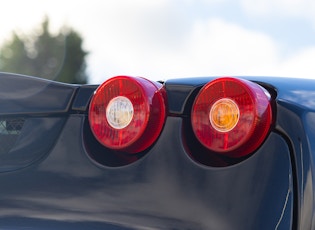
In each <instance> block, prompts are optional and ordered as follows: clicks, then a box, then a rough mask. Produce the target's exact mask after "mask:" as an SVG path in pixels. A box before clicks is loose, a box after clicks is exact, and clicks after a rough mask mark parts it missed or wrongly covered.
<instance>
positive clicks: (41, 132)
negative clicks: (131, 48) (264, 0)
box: [0, 73, 315, 230]
mask: <svg viewBox="0 0 315 230" xmlns="http://www.w3.org/2000/svg"><path fill="white" fill-rule="evenodd" d="M314 111H315V81H314V80H304V79H292V78H271V77H270V78H268V77H246V78H243V77H204V78H190V79H173V80H167V81H165V82H152V81H149V80H147V79H144V78H139V77H129V76H117V77H113V78H110V79H108V80H107V81H105V82H104V83H103V84H101V85H100V86H97V85H69V84H62V83H57V82H53V81H48V80H43V79H38V78H33V77H26V76H21V75H14V74H8V73H2V74H0V229H241V230H244V229H303V230H305V229H314V228H315V223H314V213H315V212H314V211H313V210H314V207H315V205H314V191H315V189H314V185H313V184H314V175H315V174H314V153H315V150H314V149H315V141H314V139H315V113H314Z"/></svg>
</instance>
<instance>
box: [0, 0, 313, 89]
mask: <svg viewBox="0 0 315 230" xmlns="http://www.w3.org/2000/svg"><path fill="white" fill-rule="evenodd" d="M228 1H229V0H224V2H227V3H228ZM240 1H241V4H242V6H243V7H244V9H246V11H248V12H251V13H253V14H257V13H259V14H260V15H261V16H263V15H264V14H268V15H269V14H271V13H272V14H274V13H277V12H281V14H287V15H291V16H292V15H298V14H302V13H301V12H309V11H312V9H314V3H315V1H313V0H299V3H300V4H298V2H297V0H290V1H285V0H266V1H263V2H261V1H255V3H254V4H252V1H249V0H240ZM199 2H203V4H205V5H207V4H214V3H215V4H219V3H220V0H200V1H199ZM313 2H314V3H313ZM197 3H198V2H197ZM197 3H195V2H194V3H193V4H192V2H189V0H187V1H185V4H191V6H192V7H193V5H194V4H197ZM285 3H287V4H285ZM177 4H178V3H177ZM16 5H19V7H18V8H16V7H14V6H16ZM30 6H32V7H33V8H32V11H26V10H25V9H30ZM61 6H62V7H61ZM312 7H313V8H312ZM13 8H14V9H16V11H14V13H12V10H10V9H13ZM6 9H7V10H5V11H3V14H2V15H0V20H1V21H8V23H3V24H2V25H1V29H2V30H1V31H0V39H1V38H3V37H4V35H5V34H6V36H7V34H8V33H9V29H10V30H12V29H15V28H21V29H23V30H24V31H28V30H31V29H32V28H34V26H35V25H38V24H39V23H40V22H41V21H42V19H43V16H44V15H45V14H47V15H48V16H49V17H50V18H51V25H52V28H53V30H56V28H59V27H60V26H61V25H62V24H64V23H68V24H69V25H71V26H73V27H74V28H76V29H78V30H79V31H80V32H81V33H82V35H83V36H84V39H85V47H86V49H88V51H89V52H90V55H89V59H88V61H89V62H88V66H89V72H90V74H91V76H92V79H91V81H92V83H100V82H101V81H103V80H105V79H106V78H108V77H111V76H114V75H119V74H128V75H138V76H139V75H140V76H143V77H148V78H151V79H155V80H158V79H163V78H172V77H194V76H209V75H271V76H275V75H279V76H293V75H294V76H297V75H299V76H300V75H301V74H302V73H303V76H306V75H307V74H308V75H310V74H311V73H314V72H315V71H314V67H313V64H312V62H311V60H315V51H314V50H315V48H314V47H306V48H305V49H303V50H300V51H299V52H298V53H293V54H292V53H290V55H291V56H290V57H283V53H282V51H283V50H284V48H285V47H282V45H281V44H279V43H278V42H276V41H275V40H274V39H273V38H272V37H270V36H269V35H267V34H264V33H262V32H259V31H258V30H249V29H246V28H245V27H243V26H242V25H240V24H237V23H236V22H235V23H231V22H230V21H227V20H225V19H223V18H212V17H211V15H209V17H208V18H207V19H201V18H199V19H196V18H192V17H190V16H189V14H188V12H186V11H185V9H184V8H181V7H178V5H175V2H173V1H167V0H154V1H147V0H135V1H129V0H115V1H114V0H113V1H102V0H94V1H91V0H90V1H87V0H78V1H61V0H56V1H50V0H29V1H17V0H11V1H8V2H7V3H6ZM19 9H20V10H19ZM284 10H286V11H284ZM270 12H271V13H270ZM311 15H314V14H311Z"/></svg>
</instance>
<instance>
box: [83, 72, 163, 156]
mask: <svg viewBox="0 0 315 230" xmlns="http://www.w3.org/2000/svg"><path fill="white" fill-rule="evenodd" d="M163 90H164V88H163V87H162V84H160V83H157V82H151V81H149V80H147V79H144V78H138V77H129V76H117V77H113V78H110V79H108V80H107V81H105V82H104V83H103V84H101V85H100V86H99V87H98V88H97V90H96V91H95V93H94V95H93V97H92V99H91V102H90V107H89V123H90V127H91V130H92V133H93V134H94V136H95V138H96V139H97V140H98V141H99V142H100V143H101V144H102V145H104V146H105V147H107V148H110V149H115V150H121V151H125V152H128V153H138V152H141V151H143V150H145V149H146V148H148V147H149V146H151V145H152V144H153V143H154V141H155V140H156V139H157V137H158V136H159V134H160V132H161V130H162V127H163V124H164V121H165V114H166V110H165V102H164V100H165V98H164V93H163Z"/></svg>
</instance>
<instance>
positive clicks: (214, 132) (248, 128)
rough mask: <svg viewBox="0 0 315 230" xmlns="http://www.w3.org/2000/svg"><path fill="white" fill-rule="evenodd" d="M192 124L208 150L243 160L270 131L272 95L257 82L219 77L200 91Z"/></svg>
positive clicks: (194, 106)
mask: <svg viewBox="0 0 315 230" xmlns="http://www.w3.org/2000/svg"><path fill="white" fill-rule="evenodd" d="M191 122H192V128H193V131H194V133H195V136H196V137H197V139H198V140H199V142H200V143H201V144H202V145H204V146H205V147H206V148H208V149H209V150H211V151H213V152H216V153H220V154H223V155H227V156H230V157H243V156H246V155H248V154H250V153H252V152H253V151H255V150H256V149H257V148H258V147H259V146H260V145H261V144H262V142H263V141H264V140H265V138H266V136H267V134H268V132H269V129H270V126H271V123H272V111H271V105H270V96H269V94H268V92H266V90H264V89H263V88H262V87H261V86H259V85H258V84H256V83H253V82H250V81H247V80H243V79H236V78H230V77H224V78H218V79H215V80H213V81H211V82H209V83H207V84H206V85H205V86H204V87H203V88H202V89H201V90H200V92H199V94H198V95H197V97H196V99H195V101H194V104H193V108H192V116H191Z"/></svg>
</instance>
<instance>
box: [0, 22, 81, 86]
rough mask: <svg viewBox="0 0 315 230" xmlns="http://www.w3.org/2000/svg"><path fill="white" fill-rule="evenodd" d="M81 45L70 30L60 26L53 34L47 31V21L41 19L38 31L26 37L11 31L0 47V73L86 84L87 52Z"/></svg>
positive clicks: (77, 35)
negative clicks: (10, 35) (56, 32)
mask: <svg viewBox="0 0 315 230" xmlns="http://www.w3.org/2000/svg"><path fill="white" fill-rule="evenodd" d="M82 42H83V40H82V37H81V36H80V35H79V34H78V33H77V32H76V31H74V30H73V29H71V28H66V27H64V28H62V29H61V30H60V31H59V33H58V34H57V35H53V34H52V33H50V32H49V19H48V18H45V20H44V21H43V23H42V24H41V30H40V31H39V32H38V31H34V32H33V33H32V34H31V35H28V36H22V35H18V34H17V33H15V32H14V33H13V34H12V37H11V39H10V40H8V41H7V42H6V43H4V44H3V46H2V47H0V71H2V72H13V73H19V74H25V75H31V76H37V77H42V78H46V79H51V80H56V81H61V82H66V83H76V84H84V83H87V74H86V71H85V70H86V62H85V58H86V55H87V52H86V51H84V50H83V48H82Z"/></svg>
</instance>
